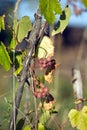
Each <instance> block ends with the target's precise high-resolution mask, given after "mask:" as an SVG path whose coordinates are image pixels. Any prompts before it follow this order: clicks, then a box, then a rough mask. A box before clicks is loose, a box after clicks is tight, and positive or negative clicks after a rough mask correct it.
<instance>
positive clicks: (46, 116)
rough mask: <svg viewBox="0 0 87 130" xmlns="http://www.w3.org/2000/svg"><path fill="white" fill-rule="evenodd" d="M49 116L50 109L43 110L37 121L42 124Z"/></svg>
mask: <svg viewBox="0 0 87 130" xmlns="http://www.w3.org/2000/svg"><path fill="white" fill-rule="evenodd" d="M50 116H51V115H50V111H48V110H45V111H44V112H43V114H42V115H41V117H40V119H39V122H40V123H41V124H43V125H44V124H45V123H46V122H47V121H48V120H49V119H50Z"/></svg>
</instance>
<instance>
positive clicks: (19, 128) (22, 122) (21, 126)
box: [16, 118, 25, 130]
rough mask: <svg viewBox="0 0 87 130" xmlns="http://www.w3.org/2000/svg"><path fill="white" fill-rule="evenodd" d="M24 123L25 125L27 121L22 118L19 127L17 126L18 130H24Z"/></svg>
mask: <svg viewBox="0 0 87 130" xmlns="http://www.w3.org/2000/svg"><path fill="white" fill-rule="evenodd" d="M24 123H25V119H24V118H21V119H20V120H19V121H18V123H17V125H16V130H22V128H23V125H24Z"/></svg>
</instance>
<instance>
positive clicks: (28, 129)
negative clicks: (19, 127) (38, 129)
mask: <svg viewBox="0 0 87 130" xmlns="http://www.w3.org/2000/svg"><path fill="white" fill-rule="evenodd" d="M23 130H31V128H30V126H29V125H26V126H25V127H24V128H23Z"/></svg>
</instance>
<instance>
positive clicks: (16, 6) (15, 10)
mask: <svg viewBox="0 0 87 130" xmlns="http://www.w3.org/2000/svg"><path fill="white" fill-rule="evenodd" d="M20 2H21V0H17V2H16V4H15V8H14V18H16V17H17V10H18V7H19V4H20Z"/></svg>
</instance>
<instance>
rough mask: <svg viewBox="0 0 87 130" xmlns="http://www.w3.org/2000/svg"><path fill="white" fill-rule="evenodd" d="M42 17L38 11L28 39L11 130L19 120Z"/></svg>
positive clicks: (11, 120) (11, 119)
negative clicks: (19, 109) (18, 116)
mask: <svg viewBox="0 0 87 130" xmlns="http://www.w3.org/2000/svg"><path fill="white" fill-rule="evenodd" d="M41 19H42V18H41V15H40V10H39V9H38V10H37V13H36V14H35V22H34V25H33V28H32V31H31V33H30V36H29V39H27V42H28V45H29V46H28V48H27V55H26V57H25V60H24V62H23V69H22V71H21V75H20V80H19V86H18V89H17V92H16V95H15V100H14V102H15V107H13V111H12V114H11V118H10V124H9V130H14V126H15V123H14V116H15V122H16V119H17V115H18V108H19V106H20V102H21V98H22V94H23V89H24V84H25V82H26V79H27V74H28V71H29V66H30V62H31V57H32V53H33V51H34V47H35V45H36V42H37V39H38V37H39V31H40V27H41Z"/></svg>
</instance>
